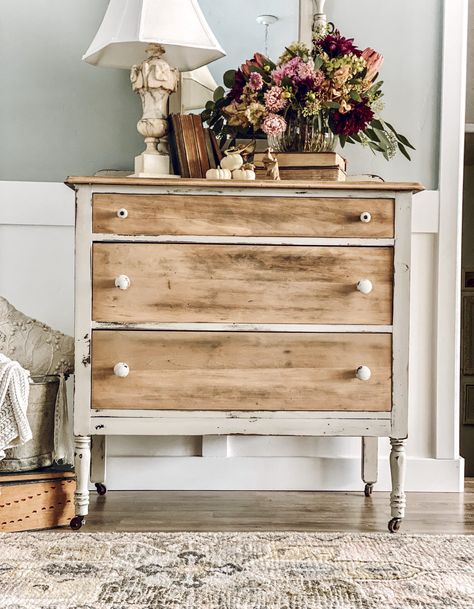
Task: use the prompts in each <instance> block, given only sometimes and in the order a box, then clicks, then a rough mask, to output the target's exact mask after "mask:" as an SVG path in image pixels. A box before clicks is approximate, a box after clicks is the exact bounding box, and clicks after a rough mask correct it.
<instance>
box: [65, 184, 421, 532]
mask: <svg viewBox="0 0 474 609" xmlns="http://www.w3.org/2000/svg"><path fill="white" fill-rule="evenodd" d="M68 184H69V185H71V186H73V187H74V188H76V190H77V197H76V201H77V213H76V218H77V223H76V387H75V408H74V433H75V447H76V471H77V476H78V483H77V493H76V516H75V518H74V519H73V520H72V522H71V526H72V527H73V528H79V527H80V526H81V525H82V523H83V522H84V519H85V516H86V515H87V508H88V502H89V492H88V482H89V467H90V444H91V436H94V441H93V451H94V454H95V455H96V458H94V459H93V468H92V480H93V481H94V482H95V483H96V485H97V487H98V490H99V492H105V487H104V482H105V480H104V476H105V470H104V463H105V457H104V439H105V436H107V435H110V434H137V435H143V434H153V435H155V434H156V435H158V434H161V435H180V434H186V435H189V434H195V435H207V434H234V433H239V434H276V435H279V434H280V435H309V436H319V435H324V436H360V437H362V438H363V459H362V465H363V479H364V480H365V482H366V494H370V491H371V489H372V485H373V483H374V482H375V481H376V467H375V466H374V458H375V456H376V446H377V445H376V442H377V438H378V437H380V436H387V437H390V440H391V445H392V453H391V459H390V464H391V471H392V483H393V490H392V493H391V511H392V518H391V520H390V523H389V529H390V530H391V531H392V532H393V531H395V530H397V529H398V528H399V525H400V522H401V519H402V518H403V516H404V510H405V494H404V490H403V486H404V467H405V452H404V446H405V439H406V437H407V432H408V430H407V410H408V355H409V354H408V338H409V289H410V242H411V203H412V193H414V192H417V191H418V190H420V189H421V187H420V186H419V185H418V184H388V183H373V182H365V183H349V182H347V183H337V182H332V183H317V182H312V183H302V182H274V183H269V182H258V181H257V182H252V183H251V182H233V181H232V182H222V181H220V182H209V181H208V182H206V181H203V180H169V181H164V180H153V179H141V180H140V179H134V178H107V177H96V178H79V177H78V178H70V179H69V180H68Z"/></svg>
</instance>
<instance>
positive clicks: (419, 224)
mask: <svg viewBox="0 0 474 609" xmlns="http://www.w3.org/2000/svg"><path fill="white" fill-rule="evenodd" d="M438 230H439V190H424V191H423V192H420V193H418V194H417V195H416V197H415V198H414V200H413V217H412V229H411V232H412V233H413V234H415V233H416V234H420V233H437V232H438Z"/></svg>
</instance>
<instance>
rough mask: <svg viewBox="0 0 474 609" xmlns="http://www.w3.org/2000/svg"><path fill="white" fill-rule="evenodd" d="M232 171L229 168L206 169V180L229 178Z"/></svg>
mask: <svg viewBox="0 0 474 609" xmlns="http://www.w3.org/2000/svg"><path fill="white" fill-rule="evenodd" d="M231 178H232V173H231V172H230V170H229V169H220V168H219V167H218V168H217V169H208V170H207V171H206V180H230V179H231Z"/></svg>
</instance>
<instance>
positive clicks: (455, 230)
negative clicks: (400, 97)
mask: <svg viewBox="0 0 474 609" xmlns="http://www.w3.org/2000/svg"><path fill="white" fill-rule="evenodd" d="M467 31H468V0H458V1H457V2H452V1H451V0H445V2H444V25H443V63H442V90H441V125H440V157H439V191H440V198H439V199H440V207H439V232H438V250H437V256H438V285H437V292H436V293H437V303H436V305H437V311H436V341H437V350H436V444H435V451H436V453H435V456H436V458H437V459H456V458H458V457H459V393H460V390H459V382H460V381H459V374H460V335H461V330H460V328H461V321H460V320H461V239H462V197H463V173H464V171H463V170H464V129H465V115H466V72H467Z"/></svg>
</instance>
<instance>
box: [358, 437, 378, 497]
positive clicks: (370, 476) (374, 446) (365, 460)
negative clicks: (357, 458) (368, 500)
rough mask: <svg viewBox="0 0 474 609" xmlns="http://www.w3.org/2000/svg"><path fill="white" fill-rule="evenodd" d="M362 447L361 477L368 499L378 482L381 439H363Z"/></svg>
mask: <svg viewBox="0 0 474 609" xmlns="http://www.w3.org/2000/svg"><path fill="white" fill-rule="evenodd" d="M361 445H362V458H361V465H362V470H361V476H362V480H363V481H364V482H365V489H364V494H365V496H366V497H370V495H371V494H372V490H373V488H374V484H375V483H376V482H377V475H378V456H379V455H378V449H379V439H378V438H377V437H375V438H372V437H363V438H362V442H361Z"/></svg>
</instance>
